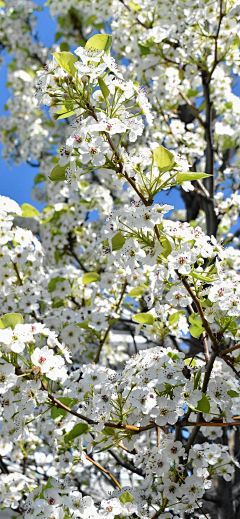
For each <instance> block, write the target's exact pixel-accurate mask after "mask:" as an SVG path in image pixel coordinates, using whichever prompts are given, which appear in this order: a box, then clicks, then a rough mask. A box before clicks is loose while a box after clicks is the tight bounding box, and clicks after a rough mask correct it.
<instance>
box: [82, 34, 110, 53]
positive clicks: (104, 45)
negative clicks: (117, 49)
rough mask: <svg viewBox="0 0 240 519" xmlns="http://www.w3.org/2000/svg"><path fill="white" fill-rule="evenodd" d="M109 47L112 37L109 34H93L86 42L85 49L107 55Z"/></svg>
mask: <svg viewBox="0 0 240 519" xmlns="http://www.w3.org/2000/svg"><path fill="white" fill-rule="evenodd" d="M111 46H112V36H111V35H110V34H95V35H94V36H92V38H90V39H89V40H88V41H87V43H86V45H85V49H91V50H104V52H106V53H107V54H108V53H109V52H110V49H111Z"/></svg>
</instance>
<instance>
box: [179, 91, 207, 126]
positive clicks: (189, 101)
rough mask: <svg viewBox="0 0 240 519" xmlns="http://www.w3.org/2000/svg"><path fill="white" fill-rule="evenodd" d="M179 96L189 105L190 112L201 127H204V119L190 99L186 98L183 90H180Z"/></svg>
mask: <svg viewBox="0 0 240 519" xmlns="http://www.w3.org/2000/svg"><path fill="white" fill-rule="evenodd" d="M180 96H181V97H182V98H183V100H184V101H185V103H187V105H188V106H189V108H190V109H191V110H192V113H193V114H194V115H195V117H196V119H197V120H198V121H199V122H200V124H201V126H202V127H203V128H205V123H204V121H203V120H202V118H201V116H200V115H199V113H198V110H197V108H196V106H195V105H194V104H193V103H192V101H191V100H190V99H188V97H187V96H185V94H183V92H180Z"/></svg>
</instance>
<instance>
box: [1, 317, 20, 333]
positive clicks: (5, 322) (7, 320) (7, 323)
mask: <svg viewBox="0 0 240 519" xmlns="http://www.w3.org/2000/svg"><path fill="white" fill-rule="evenodd" d="M17 324H23V316H22V315H21V314H5V315H3V316H2V317H1V319H0V328H9V327H10V328H12V330H14V328H15V326H16V325H17Z"/></svg>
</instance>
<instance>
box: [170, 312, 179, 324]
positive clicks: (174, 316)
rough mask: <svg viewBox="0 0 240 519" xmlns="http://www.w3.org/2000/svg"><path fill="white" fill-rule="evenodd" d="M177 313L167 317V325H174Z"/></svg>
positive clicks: (177, 316) (177, 317) (177, 318)
mask: <svg viewBox="0 0 240 519" xmlns="http://www.w3.org/2000/svg"><path fill="white" fill-rule="evenodd" d="M179 313H180V312H174V314H171V315H169V318H168V322H169V324H174V323H176V322H177V321H178V320H179Z"/></svg>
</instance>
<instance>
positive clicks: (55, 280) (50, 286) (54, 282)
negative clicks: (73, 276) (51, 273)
mask: <svg viewBox="0 0 240 519" xmlns="http://www.w3.org/2000/svg"><path fill="white" fill-rule="evenodd" d="M62 281H64V278H62V277H60V276H57V277H56V278H52V279H51V281H49V283H48V291H49V292H50V293H52V292H54V290H56V286H57V283H60V282H62Z"/></svg>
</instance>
